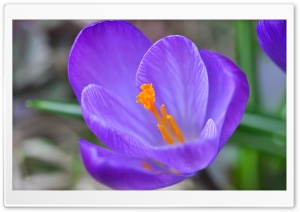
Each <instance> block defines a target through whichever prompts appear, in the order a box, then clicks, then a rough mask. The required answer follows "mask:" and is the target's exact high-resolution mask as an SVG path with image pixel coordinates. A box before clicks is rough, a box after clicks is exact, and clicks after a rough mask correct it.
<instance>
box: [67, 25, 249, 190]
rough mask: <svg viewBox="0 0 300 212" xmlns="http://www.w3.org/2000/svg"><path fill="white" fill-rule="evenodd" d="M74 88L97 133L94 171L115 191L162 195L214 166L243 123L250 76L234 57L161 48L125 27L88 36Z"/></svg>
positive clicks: (179, 42)
mask: <svg viewBox="0 0 300 212" xmlns="http://www.w3.org/2000/svg"><path fill="white" fill-rule="evenodd" d="M68 68H69V80H70V83H71V85H72V87H73V90H74V92H75V94H76V97H77V99H78V101H79V102H80V105H81V110H82V114H83V117H84V119H85V121H86V123H87V125H88V127H89V128H90V129H91V130H92V132H93V133H94V134H95V135H96V136H97V137H98V138H99V139H100V140H101V141H102V142H103V143H104V144H105V145H106V146H107V147H108V148H109V149H108V148H103V147H100V146H98V145H95V144H92V143H90V142H88V141H85V140H83V139H80V141H79V146H80V152H81V157H82V160H83V163H84V165H85V167H86V169H87V171H88V172H89V173H90V174H91V175H92V176H93V177H94V178H95V179H96V180H97V181H99V182H101V183H103V184H105V185H107V186H110V187H111V188H114V189H157V188H162V187H166V186H170V185H173V184H175V183H178V182H180V181H182V180H184V179H186V178H187V177H190V176H192V175H194V174H195V172H196V171H198V170H201V169H204V168H205V167H207V166H209V165H210V164H211V163H212V162H213V161H214V160H215V158H216V156H217V154H218V153H219V151H220V150H221V149H222V147H223V146H224V144H225V143H226V141H227V140H228V139H229V137H230V136H231V135H232V133H233V132H234V130H235V129H236V127H237V125H238V123H239V122H240V120H241V118H242V115H243V112H244V109H245V106H246V104H247V101H248V97H249V85H248V82H247V79H246V76H245V74H244V73H243V72H242V71H241V70H240V69H239V68H238V67H237V66H236V65H235V64H234V63H233V62H231V61H230V60H229V59H227V58H226V57H224V56H222V55H220V54H218V53H214V52H211V51H207V50H200V51H199V50H198V49H197V47H196V46H195V44H194V43H193V42H192V41H190V40H189V39H187V38H185V37H183V36H178V35H173V36H168V37H165V38H163V39H161V40H159V41H157V42H156V43H154V44H152V43H151V41H150V40H149V39H148V38H147V37H145V36H144V35H143V34H142V33H141V32H140V31H139V30H138V29H136V28H135V27H134V26H132V25H131V24H129V23H127V22H123V21H104V22H99V23H94V24H91V25H89V26H87V27H86V28H84V29H83V30H82V31H81V32H80V33H79V35H78V37H77V38H76V40H75V42H74V45H73V47H72V50H71V53H70V57H69V64H68Z"/></svg>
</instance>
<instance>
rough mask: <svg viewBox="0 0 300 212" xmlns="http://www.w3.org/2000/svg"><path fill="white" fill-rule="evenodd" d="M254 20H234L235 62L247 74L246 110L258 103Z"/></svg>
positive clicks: (252, 108)
mask: <svg viewBox="0 0 300 212" xmlns="http://www.w3.org/2000/svg"><path fill="white" fill-rule="evenodd" d="M253 25H254V22H253V21H249V20H238V21H236V22H235V49H236V59H237V64H238V66H239V67H240V69H241V70H242V71H243V72H244V73H245V74H246V75H247V79H248V82H249V85H250V97H249V101H248V105H247V109H246V111H251V112H253V111H255V110H256V107H257V105H259V104H258V95H257V89H256V88H257V83H256V73H255V52H256V51H255V50H256V46H257V44H256V43H257V41H256V34H255V28H254V27H253Z"/></svg>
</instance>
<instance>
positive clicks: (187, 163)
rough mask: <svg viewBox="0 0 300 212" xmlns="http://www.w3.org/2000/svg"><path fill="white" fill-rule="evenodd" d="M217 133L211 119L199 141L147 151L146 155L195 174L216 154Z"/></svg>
mask: <svg viewBox="0 0 300 212" xmlns="http://www.w3.org/2000/svg"><path fill="white" fill-rule="evenodd" d="M217 135H218V132H217V128H216V126H215V123H214V121H213V120H212V119H209V120H208V121H207V122H206V125H205V127H204V128H203V129H202V131H201V137H200V139H199V138H198V140H196V141H190V142H186V143H183V144H178V145H170V146H164V147H159V148H157V147H156V148H153V149H151V150H149V153H148V155H150V157H152V158H155V159H156V160H159V161H161V162H163V163H164V164H167V165H168V166H171V167H173V168H175V169H178V170H181V171H183V172H187V173H189V172H195V171H199V170H201V169H204V168H206V167H207V166H208V165H209V164H210V163H211V162H212V160H214V159H215V158H216V156H217V153H218V144H219V142H218V137H217Z"/></svg>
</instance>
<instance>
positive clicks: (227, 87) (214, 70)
mask: <svg viewBox="0 0 300 212" xmlns="http://www.w3.org/2000/svg"><path fill="white" fill-rule="evenodd" d="M200 55H201V57H202V59H203V61H204V64H205V66H206V69H207V74H208V80H209V97H208V104H207V113H206V119H213V120H214V121H215V123H216V126H217V130H218V133H219V136H220V137H219V139H220V141H219V142H220V143H219V150H221V148H222V147H223V146H224V144H225V143H226V142H227V140H228V139H229V137H230V136H231V135H232V133H233V132H234V131H235V129H236V127H237V126H238V124H239V122H240V121H241V119H242V116H243V113H244V110H245V108H246V105H247V102H248V98H249V90H250V88H249V84H248V81H247V78H246V75H245V74H244V73H243V72H242V71H241V70H240V69H239V68H238V67H237V66H236V65H235V64H234V63H233V62H232V61H230V60H229V59H228V58H226V57H224V56H223V55H221V54H218V53H215V52H211V51H207V50H200Z"/></svg>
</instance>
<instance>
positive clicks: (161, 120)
mask: <svg viewBox="0 0 300 212" xmlns="http://www.w3.org/2000/svg"><path fill="white" fill-rule="evenodd" d="M140 88H141V90H142V91H141V92H140V93H139V94H138V95H137V96H136V98H137V100H136V102H137V103H139V104H142V105H143V106H144V108H145V109H147V110H150V111H151V112H152V114H153V115H154V117H155V118H156V120H157V122H158V124H157V128H158V129H159V131H160V133H161V135H162V137H163V139H164V140H165V141H166V142H167V143H168V144H174V143H175V142H180V143H183V142H184V138H183V135H182V133H181V130H180V128H179V127H178V125H177V123H176V121H175V119H174V118H173V116H171V115H170V114H168V112H167V109H166V107H165V105H164V104H162V105H161V106H160V113H159V112H158V110H157V108H156V106H155V105H154V102H155V92H154V88H153V86H152V84H142V85H141V87H140Z"/></svg>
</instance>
